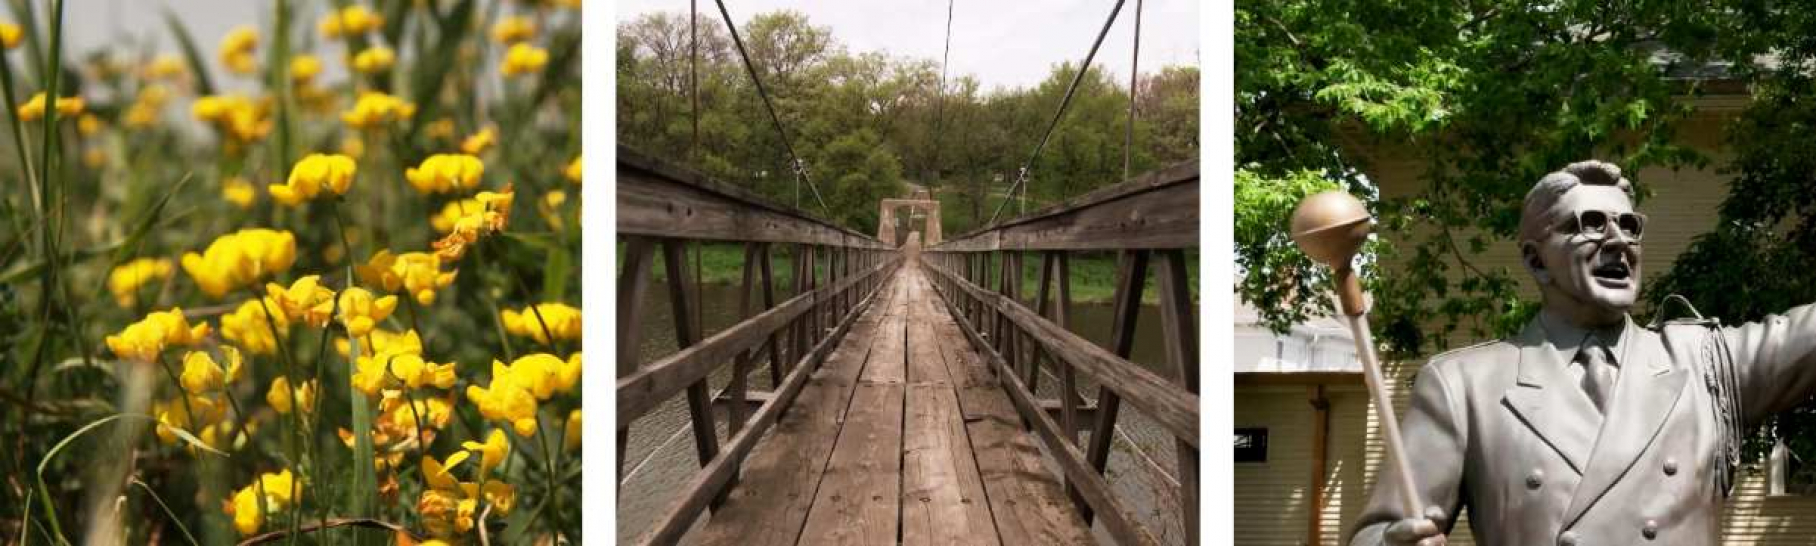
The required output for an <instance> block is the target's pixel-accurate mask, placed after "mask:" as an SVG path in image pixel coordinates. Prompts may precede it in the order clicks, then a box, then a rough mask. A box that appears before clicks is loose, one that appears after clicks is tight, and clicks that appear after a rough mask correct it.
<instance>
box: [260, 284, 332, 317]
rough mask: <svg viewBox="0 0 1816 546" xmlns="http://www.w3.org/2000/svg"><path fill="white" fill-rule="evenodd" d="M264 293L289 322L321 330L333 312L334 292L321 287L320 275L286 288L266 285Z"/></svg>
mask: <svg viewBox="0 0 1816 546" xmlns="http://www.w3.org/2000/svg"><path fill="white" fill-rule="evenodd" d="M265 292H266V293H268V294H270V297H271V301H272V302H275V303H277V311H278V312H281V313H284V315H285V316H287V317H289V318H290V320H291V321H294V322H300V323H303V324H307V325H309V326H312V327H315V328H321V327H323V326H326V325H327V324H328V317H329V315H331V314H333V312H334V291H333V290H329V289H328V288H327V287H325V286H322V285H321V276H320V275H307V276H304V277H303V278H300V279H297V280H296V282H293V283H290V286H289V287H288V288H286V287H284V286H282V285H279V284H277V283H267V284H266V285H265Z"/></svg>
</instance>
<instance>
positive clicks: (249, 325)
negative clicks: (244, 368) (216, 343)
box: [221, 297, 290, 355]
mask: <svg viewBox="0 0 1816 546" xmlns="http://www.w3.org/2000/svg"><path fill="white" fill-rule="evenodd" d="M267 308H269V309H272V312H271V314H270V315H266V314H265V309H267ZM278 308H279V307H278V304H277V302H275V301H272V300H271V298H269V297H266V298H259V299H250V300H246V301H245V302H244V303H241V304H240V306H239V307H238V308H235V309H234V310H233V312H231V313H228V314H225V315H221V337H223V338H226V339H227V341H231V342H233V343H235V344H237V345H239V346H240V348H241V349H245V350H246V352H248V353H252V354H255V355H269V354H274V353H275V352H276V351H277V344H278V341H279V338H278V336H280V335H286V336H287V335H289V332H290V318H289V317H288V316H285V315H284V314H283V313H279V312H277V311H276V310H277V309H278ZM267 316H269V317H270V318H269V319H267V318H266V317H267Z"/></svg>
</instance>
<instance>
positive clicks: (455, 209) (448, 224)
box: [429, 199, 485, 235]
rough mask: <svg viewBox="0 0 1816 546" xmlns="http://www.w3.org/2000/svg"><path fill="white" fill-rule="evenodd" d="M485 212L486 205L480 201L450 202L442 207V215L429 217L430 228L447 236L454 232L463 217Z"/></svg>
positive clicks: (461, 200) (459, 200) (463, 200)
mask: <svg viewBox="0 0 1816 546" xmlns="http://www.w3.org/2000/svg"><path fill="white" fill-rule="evenodd" d="M484 210H485V205H481V204H479V200H478V199H458V200H454V201H449V202H448V204H446V205H442V207H441V212H440V213H437V214H436V215H435V216H431V217H429V227H432V228H435V232H436V233H440V234H442V235H447V234H448V232H450V231H454V224H455V223H456V222H459V221H460V219H461V218H462V217H464V216H466V215H468V214H476V213H479V212H482V211H484Z"/></svg>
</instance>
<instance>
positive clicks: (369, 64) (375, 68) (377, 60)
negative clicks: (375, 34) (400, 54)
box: [353, 46, 397, 74]
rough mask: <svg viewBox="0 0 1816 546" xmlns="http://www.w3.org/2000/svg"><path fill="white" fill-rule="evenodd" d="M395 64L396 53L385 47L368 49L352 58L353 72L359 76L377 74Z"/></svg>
mask: <svg viewBox="0 0 1816 546" xmlns="http://www.w3.org/2000/svg"><path fill="white" fill-rule="evenodd" d="M393 64H397V52H395V51H392V50H391V48H388V47H385V46H372V47H368V48H366V49H364V50H362V51H360V52H359V53H358V54H355V55H354V56H353V70H355V71H358V72H359V73H361V74H378V73H381V72H384V71H387V70H390V69H391V65H393Z"/></svg>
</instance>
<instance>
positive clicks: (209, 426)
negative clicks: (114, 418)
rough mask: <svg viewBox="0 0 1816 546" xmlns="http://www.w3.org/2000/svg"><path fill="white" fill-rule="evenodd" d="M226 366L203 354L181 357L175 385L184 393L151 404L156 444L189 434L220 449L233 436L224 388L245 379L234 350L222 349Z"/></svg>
mask: <svg viewBox="0 0 1816 546" xmlns="http://www.w3.org/2000/svg"><path fill="white" fill-rule="evenodd" d="M221 357H222V358H223V359H224V360H225V362H226V365H222V364H221V363H220V362H217V361H216V360H215V359H214V356H212V355H210V354H208V353H207V352H205V351H190V352H189V353H188V354H185V355H183V372H182V375H180V376H178V380H177V384H178V385H179V386H181V387H182V390H183V392H181V393H179V394H178V395H177V397H176V398H174V399H171V400H166V401H160V402H159V403H157V404H154V405H153V408H152V409H153V411H154V412H155V413H156V415H157V419H158V428H157V437H158V441H160V442H163V443H164V444H165V445H172V444H175V443H176V440H177V431H179V430H181V431H185V432H188V433H190V434H191V435H192V436H194V437H195V438H196V439H198V440H201V442H202V443H204V444H207V445H208V446H209V447H214V448H220V447H224V446H225V445H226V444H227V440H228V438H229V437H230V436H232V435H233V434H234V431H235V423H234V422H233V420H232V419H229V418H228V416H227V408H228V406H229V405H230V403H229V402H227V401H226V400H225V398H226V396H227V389H228V388H230V386H231V385H232V384H233V383H234V382H237V381H239V380H240V379H241V378H244V377H245V375H246V372H245V361H244V359H243V358H242V357H241V356H240V352H239V350H237V349H234V348H233V347H221Z"/></svg>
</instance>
